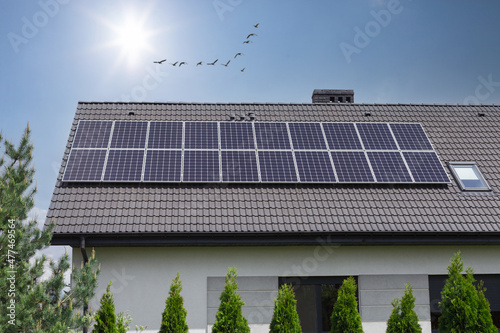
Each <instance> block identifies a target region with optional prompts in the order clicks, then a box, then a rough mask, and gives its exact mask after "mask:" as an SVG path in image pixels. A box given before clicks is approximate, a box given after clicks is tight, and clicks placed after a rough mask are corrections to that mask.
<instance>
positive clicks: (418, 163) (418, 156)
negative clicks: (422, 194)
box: [403, 152, 450, 183]
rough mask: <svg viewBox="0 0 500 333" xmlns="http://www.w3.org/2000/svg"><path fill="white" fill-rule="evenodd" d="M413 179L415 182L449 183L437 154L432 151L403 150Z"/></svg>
mask: <svg viewBox="0 0 500 333" xmlns="http://www.w3.org/2000/svg"><path fill="white" fill-rule="evenodd" d="M403 156H404V158H405V160H406V163H407V164H408V168H409V169H410V171H411V173H412V175H413V179H415V182H417V183H449V182H450V179H449V178H448V175H447V174H446V171H444V169H443V166H442V165H441V162H440V161H439V158H438V156H437V155H436V153H434V152H403Z"/></svg>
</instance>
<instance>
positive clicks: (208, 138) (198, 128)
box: [184, 122, 219, 149]
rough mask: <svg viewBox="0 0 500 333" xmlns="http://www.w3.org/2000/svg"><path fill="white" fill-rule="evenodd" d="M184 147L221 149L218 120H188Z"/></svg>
mask: <svg viewBox="0 0 500 333" xmlns="http://www.w3.org/2000/svg"><path fill="white" fill-rule="evenodd" d="M184 136H185V139H184V149H219V134H218V130H217V123H216V122H186V124H185V135H184Z"/></svg>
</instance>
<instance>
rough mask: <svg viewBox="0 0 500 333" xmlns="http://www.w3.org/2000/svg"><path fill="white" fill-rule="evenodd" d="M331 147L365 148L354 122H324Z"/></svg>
mask: <svg viewBox="0 0 500 333" xmlns="http://www.w3.org/2000/svg"><path fill="white" fill-rule="evenodd" d="M323 129H324V130H325V136H326V140H327V142H328V146H329V147H330V149H363V147H362V146H361V142H360V141H359V136H358V133H357V132H356V128H355V127H354V124H353V123H324V124H323Z"/></svg>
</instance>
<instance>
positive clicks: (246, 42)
mask: <svg viewBox="0 0 500 333" xmlns="http://www.w3.org/2000/svg"><path fill="white" fill-rule="evenodd" d="M248 43H253V42H252V41H251V40H246V41H244V42H243V44H248Z"/></svg>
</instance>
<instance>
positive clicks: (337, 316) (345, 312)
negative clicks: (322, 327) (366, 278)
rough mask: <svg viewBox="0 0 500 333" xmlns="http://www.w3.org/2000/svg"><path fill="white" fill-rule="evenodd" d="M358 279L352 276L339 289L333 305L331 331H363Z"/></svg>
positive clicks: (332, 332) (344, 332)
mask: <svg viewBox="0 0 500 333" xmlns="http://www.w3.org/2000/svg"><path fill="white" fill-rule="evenodd" d="M356 289H357V287H356V281H355V280H354V278H353V277H352V276H351V277H349V278H347V279H345V280H344V282H343V283H342V286H341V287H340V289H339V292H338V297H337V302H335V305H334V306H333V313H332V317H331V321H332V328H331V330H330V333H363V328H362V326H361V316H360V315H359V312H358V301H357V299H356Z"/></svg>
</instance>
